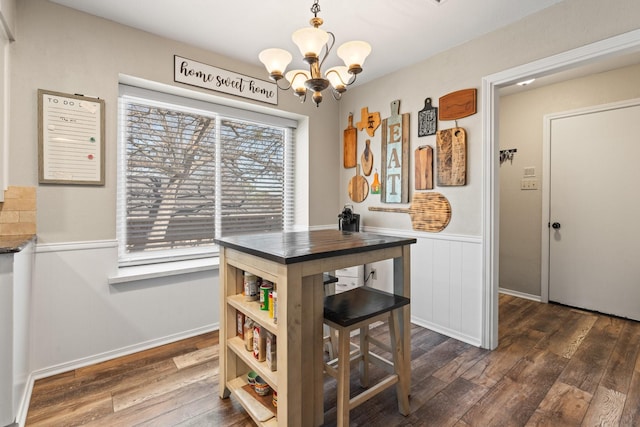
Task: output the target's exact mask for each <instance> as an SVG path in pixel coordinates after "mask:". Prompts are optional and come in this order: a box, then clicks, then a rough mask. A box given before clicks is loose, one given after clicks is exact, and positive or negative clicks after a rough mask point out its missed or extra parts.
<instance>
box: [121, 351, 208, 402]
mask: <svg viewBox="0 0 640 427" xmlns="http://www.w3.org/2000/svg"><path fill="white" fill-rule="evenodd" d="M217 374H218V361H217V360H216V361H213V362H207V363H204V364H202V365H197V366H193V367H190V368H186V369H182V370H179V371H176V372H175V373H170V374H169V375H165V376H163V377H159V378H157V379H156V380H155V381H153V382H150V383H148V384H143V385H140V386H139V387H136V388H133V389H128V390H125V391H123V392H115V393H114V394H113V410H114V412H118V411H121V410H123V409H126V408H129V407H132V406H135V405H139V404H141V403H143V402H145V401H147V400H149V399H152V398H154V397H157V396H161V395H163V394H166V393H169V392H172V391H175V390H178V389H179V388H180V387H184V386H186V385H189V384H193V383H196V382H198V381H204V380H206V379H208V378H211V377H213V376H216V375H217Z"/></svg>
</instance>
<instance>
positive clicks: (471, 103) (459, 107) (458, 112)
mask: <svg viewBox="0 0 640 427" xmlns="http://www.w3.org/2000/svg"><path fill="white" fill-rule="evenodd" d="M476 92H477V90H476V89H462V90H458V91H456V92H451V93H448V94H446V95H445V96H443V97H441V98H440V99H439V100H438V103H439V107H440V109H439V113H438V115H439V116H438V117H439V118H440V120H457V119H461V118H463V117H467V116H470V115H472V114H475V113H476V108H477V102H476Z"/></svg>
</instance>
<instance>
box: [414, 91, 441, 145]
mask: <svg viewBox="0 0 640 427" xmlns="http://www.w3.org/2000/svg"><path fill="white" fill-rule="evenodd" d="M437 130H438V107H434V106H433V105H431V98H427V99H425V100H424V108H423V109H422V110H420V111H418V136H429V135H433V134H435V133H436V131H437Z"/></svg>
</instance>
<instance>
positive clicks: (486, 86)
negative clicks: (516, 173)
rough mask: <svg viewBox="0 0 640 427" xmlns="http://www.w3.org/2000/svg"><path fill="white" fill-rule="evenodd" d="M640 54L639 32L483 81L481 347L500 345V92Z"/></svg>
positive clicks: (604, 41)
mask: <svg viewBox="0 0 640 427" xmlns="http://www.w3.org/2000/svg"><path fill="white" fill-rule="evenodd" d="M638 51H640V30H635V31H631V32H629V33H625V34H622V35H619V36H616V37H612V38H610V39H606V40H603V41H600V42H596V43H593V44H590V45H587V46H583V47H581V48H576V49H574V50H571V51H569V52H565V53H562V54H558V55H554V56H552V57H549V58H545V59H543V60H539V61H535V62H532V63H530V64H526V65H523V66H518V67H515V68H512V69H510V70H505V71H503V72H500V73H496V74H493V75H490V76H487V77H485V78H483V79H482V93H483V95H484V96H483V98H482V104H483V111H486V114H484V115H483V164H484V170H485V171H486V172H485V174H484V177H483V218H484V219H483V243H482V245H483V325H482V346H483V347H484V348H489V349H494V348H496V347H497V345H498V286H499V282H498V279H499V277H498V271H499V242H498V237H499V215H500V214H499V200H500V197H499V169H498V168H499V164H498V158H499V157H498V154H499V153H498V152H499V147H500V145H499V141H498V111H499V110H498V108H499V106H498V99H499V94H498V90H499V89H500V88H501V87H506V86H510V85H513V84H515V83H517V82H519V81H522V80H526V79H530V78H533V77H538V76H543V75H549V74H553V73H555V72H558V71H561V70H566V69H569V68H576V67H579V66H583V65H587V64H593V63H595V62H597V61H599V60H602V59H606V58H611V57H615V56H617V55H624V54H628V53H635V52H638Z"/></svg>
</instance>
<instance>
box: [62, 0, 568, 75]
mask: <svg viewBox="0 0 640 427" xmlns="http://www.w3.org/2000/svg"><path fill="white" fill-rule="evenodd" d="M51 1H53V2H54V3H58V4H61V5H64V6H68V7H71V8H73V9H78V10H81V11H84V12H87V13H90V14H93V15H97V16H100V17H103V18H106V19H109V20H112V21H116V22H119V23H122V24H125V25H128V26H131V27H135V28H139V29H141V30H144V31H148V32H150V33H154V34H157V35H161V36H165V37H168V38H170V39H174V40H178V41H182V42H185V43H188V44H191V45H195V46H199V47H202V48H204V49H208V50H211V51H214V52H217V53H220V54H222V55H224V56H227V57H231V58H235V59H238V60H241V61H244V62H249V63H254V64H257V65H260V62H259V61H258V53H259V52H260V51H261V50H262V49H265V48H268V47H280V48H284V49H287V50H289V51H290V52H291V53H292V54H293V56H294V62H293V63H292V64H291V65H290V68H301V67H303V63H302V61H301V60H300V59H299V58H300V54H299V52H298V51H297V48H296V46H295V45H294V44H293V42H292V41H291V33H292V32H293V31H295V30H297V29H298V28H302V27H306V26H308V25H309V24H308V22H309V19H310V18H311V17H312V16H313V15H312V13H311V11H310V8H311V5H312V3H313V1H312V0H302V1H301V0H260V1H258V0H227V1H224V2H223V1H221V0H106V1H105V0H51ZM560 1H561V0H441V1H440V3H438V0H321V1H320V7H321V12H320V13H319V15H318V16H319V17H321V18H322V19H324V25H323V26H322V28H323V29H324V30H326V31H331V32H333V33H334V34H335V37H336V47H337V46H339V45H340V44H342V43H344V42H346V41H350V40H365V41H367V42H369V43H370V44H371V46H372V53H371V55H370V56H369V58H367V60H366V62H365V64H364V67H363V68H364V71H363V73H362V74H360V75H359V76H358V81H359V82H364V81H369V80H372V79H374V78H377V77H380V76H383V75H385V74H388V73H390V72H392V71H395V70H398V69H401V68H404V67H406V66H408V65H411V64H414V63H416V62H419V61H422V60H424V59H426V58H428V57H430V56H433V55H434V54H436V53H438V52H442V51H445V50H447V49H449V48H451V47H454V46H457V45H460V44H462V43H464V42H466V41H468V40H472V39H474V38H476V37H478V36H481V35H483V34H486V33H489V32H491V31H493V30H495V29H498V28H500V27H504V26H506V25H508V24H511V23H514V22H517V21H519V20H520V19H522V18H524V17H525V16H527V15H530V14H533V13H535V12H537V11H539V10H541V9H544V8H546V7H549V6H552V5H553V4H555V3H558V2H560ZM326 64H327V65H326V67H327V68H328V67H329V66H333V65H339V59H338V58H337V57H335V54H333V55H332V56H331V58H330V59H328V60H327V62H326ZM212 65H215V64H212ZM257 77H259V76H257ZM265 77H266V71H265Z"/></svg>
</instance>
